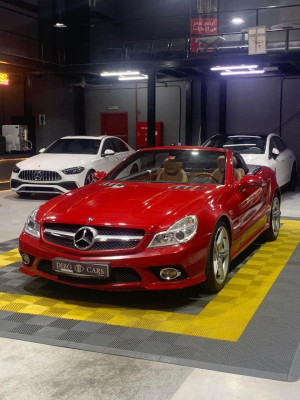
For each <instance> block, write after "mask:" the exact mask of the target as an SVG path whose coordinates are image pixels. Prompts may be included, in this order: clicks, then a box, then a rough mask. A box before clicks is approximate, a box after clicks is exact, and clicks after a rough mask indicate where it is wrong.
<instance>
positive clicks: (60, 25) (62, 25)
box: [53, 22, 67, 28]
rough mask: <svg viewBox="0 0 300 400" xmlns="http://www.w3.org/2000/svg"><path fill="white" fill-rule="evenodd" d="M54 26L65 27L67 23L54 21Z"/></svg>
mask: <svg viewBox="0 0 300 400" xmlns="http://www.w3.org/2000/svg"><path fill="white" fill-rule="evenodd" d="M53 26H54V27H55V28H66V27H67V25H66V24H64V23H63V22H56V24H55V25H53Z"/></svg>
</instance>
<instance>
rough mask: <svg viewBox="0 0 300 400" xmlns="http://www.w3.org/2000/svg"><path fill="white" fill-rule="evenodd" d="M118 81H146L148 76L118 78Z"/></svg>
mask: <svg viewBox="0 0 300 400" xmlns="http://www.w3.org/2000/svg"><path fill="white" fill-rule="evenodd" d="M118 79H119V81H141V80H145V79H148V75H135V76H119V78H118Z"/></svg>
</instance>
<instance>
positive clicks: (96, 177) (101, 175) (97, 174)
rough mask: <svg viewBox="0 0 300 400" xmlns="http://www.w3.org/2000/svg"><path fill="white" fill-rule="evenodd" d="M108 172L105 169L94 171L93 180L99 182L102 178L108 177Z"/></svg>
mask: <svg viewBox="0 0 300 400" xmlns="http://www.w3.org/2000/svg"><path fill="white" fill-rule="evenodd" d="M106 175H107V173H106V172H104V171H96V172H93V175H92V177H93V182H98V181H102V179H104V178H105V177H106Z"/></svg>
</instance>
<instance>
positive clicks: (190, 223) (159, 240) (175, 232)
mask: <svg viewBox="0 0 300 400" xmlns="http://www.w3.org/2000/svg"><path fill="white" fill-rule="evenodd" d="M197 226H198V220H197V217H196V216H195V215H188V216H186V217H184V218H182V219H181V220H179V221H177V222H176V223H175V224H174V225H172V226H171V227H170V228H169V229H168V230H167V231H164V232H159V233H157V234H156V235H155V236H154V238H153V239H152V241H151V243H150V244H149V246H148V247H162V246H171V245H174V244H179V243H185V242H188V241H189V240H191V239H192V238H193V237H194V236H195V234H196V232H197Z"/></svg>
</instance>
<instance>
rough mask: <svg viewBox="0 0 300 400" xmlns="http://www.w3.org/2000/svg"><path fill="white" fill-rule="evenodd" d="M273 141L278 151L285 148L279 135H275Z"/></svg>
mask: <svg viewBox="0 0 300 400" xmlns="http://www.w3.org/2000/svg"><path fill="white" fill-rule="evenodd" d="M274 139H275V143H276V146H277V149H278V150H279V151H280V153H281V152H282V151H283V150H285V149H286V145H285V143H283V141H282V140H281V139H280V137H275V138H274Z"/></svg>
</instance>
